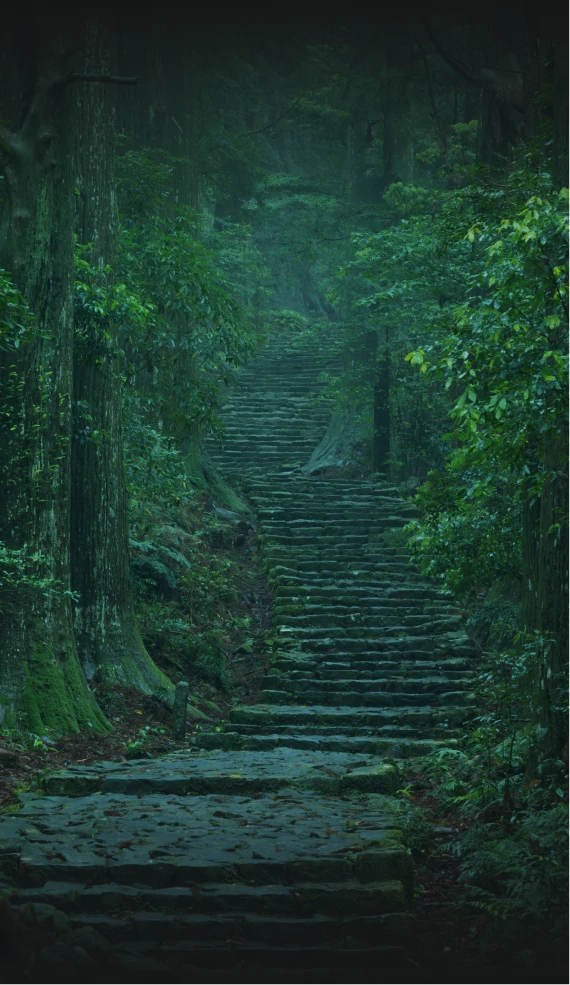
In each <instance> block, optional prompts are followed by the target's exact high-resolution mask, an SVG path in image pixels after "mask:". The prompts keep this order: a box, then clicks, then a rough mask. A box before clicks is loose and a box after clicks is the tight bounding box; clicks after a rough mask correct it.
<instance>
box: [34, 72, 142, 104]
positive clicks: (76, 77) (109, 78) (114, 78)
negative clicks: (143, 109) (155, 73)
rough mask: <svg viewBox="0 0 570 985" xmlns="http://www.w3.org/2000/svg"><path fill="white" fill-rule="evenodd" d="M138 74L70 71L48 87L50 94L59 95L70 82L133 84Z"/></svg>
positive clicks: (137, 78) (136, 80) (137, 79)
mask: <svg viewBox="0 0 570 985" xmlns="http://www.w3.org/2000/svg"><path fill="white" fill-rule="evenodd" d="M138 81H139V77H138V75H136V76H132V77H130V78H127V77H124V76H121V75H89V74H84V73H82V72H70V73H69V75H64V76H63V77H62V78H60V79H56V80H55V82H52V83H51V85H50V87H49V94H50V96H52V98H53V97H57V96H60V95H61V93H62V92H63V90H64V89H65V88H66V86H68V85H70V84H71V83H72V82H102V83H105V84H108V85H120V86H134V85H136V84H137V83H138Z"/></svg>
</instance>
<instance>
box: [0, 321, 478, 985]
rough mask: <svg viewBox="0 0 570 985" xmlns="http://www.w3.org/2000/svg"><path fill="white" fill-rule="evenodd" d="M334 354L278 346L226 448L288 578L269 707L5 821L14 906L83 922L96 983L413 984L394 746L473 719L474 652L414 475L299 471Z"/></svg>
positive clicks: (410, 744) (247, 391) (420, 746)
mask: <svg viewBox="0 0 570 985" xmlns="http://www.w3.org/2000/svg"><path fill="white" fill-rule="evenodd" d="M324 363H325V360H324V357H323V354H322V352H320V350H319V349H318V348H317V346H316V345H312V346H311V345H308V346H305V347H301V346H299V347H296V345H295V343H294V340H292V341H291V343H290V344H289V345H284V340H283V339H282V338H281V339H279V340H276V341H275V343H269V344H267V345H266V347H265V348H264V350H262V352H261V354H260V356H259V358H258V360H257V361H256V363H255V364H253V365H252V366H251V367H249V368H247V369H246V370H244V371H243V372H242V374H241V376H240V379H239V382H238V385H236V387H235V388H234V391H233V393H232V395H231V397H230V399H229V400H228V402H227V404H226V407H225V415H226V421H227V424H228V432H227V438H226V446H225V448H224V449H223V450H219V449H218V450H216V448H215V447H212V449H211V453H212V455H213V457H214V458H215V459H216V462H217V464H218V466H219V467H220V468H221V470H222V471H223V472H224V474H225V475H226V476H228V477H229V478H231V476H232V475H235V476H237V475H241V476H245V477H247V483H246V490H247V494H248V496H249V498H250V501H251V503H252V504H253V506H254V508H255V511H256V513H257V517H258V523H259V531H260V541H261V543H262V549H263V554H264V558H265V562H266V566H267V571H268V574H269V577H270V579H271V581H272V583H273V585H274V588H275V605H274V623H275V634H274V635H275V645H274V660H273V663H272V666H271V669H270V672H269V674H268V675H267V676H266V678H265V684H264V690H263V691H262V692H261V695H260V701H259V703H257V704H255V705H248V704H243V705H239V704H235V705H234V706H233V708H232V711H231V716H230V718H231V720H230V723H228V724H227V726H226V729H225V731H223V732H216V731H212V732H207V731H202V732H200V733H198V735H197V737H196V739H195V741H194V745H193V746H192V747H190V748H188V749H184V750H181V751H179V752H177V753H175V754H169V755H168V756H166V757H164V758H162V759H157V760H153V761H149V760H138V761H131V762H128V763H124V764H118V763H115V762H109V763H105V762H101V763H98V764H95V765H93V766H88V767H81V766H76V767H74V768H70V769H67V770H66V771H65V772H63V773H59V774H53V775H52V776H51V777H49V778H48V779H47V781H46V795H43V796H38V795H34V794H26V795H23V796H22V804H23V805H22V809H21V811H20V813H18V814H17V815H14V816H5V817H3V818H2V820H1V821H0V837H1V839H2V854H1V866H2V870H3V872H4V875H5V877H6V878H7V879H8V880H9V881H10V882H11V883H12V885H13V886H15V887H16V895H15V897H13V898H14V900H15V902H19V903H25V902H26V903H34V904H37V915H38V921H41V920H45V921H47V923H48V924H49V922H50V920H51V921H53V920H56V921H57V920H59V921H60V922H61V921H63V922H64V925H65V921H66V920H67V921H69V924H67V925H65V926H67V927H68V928H71V929H72V930H73V931H74V934H75V937H74V938H73V939H74V940H75V943H76V944H77V945H78V946H79V947H81V948H83V949H84V951H83V954H84V957H81V961H84V966H83V967H82V968H79V967H78V972H79V971H80V972H81V975H82V977H83V979H84V980H93V981H104V980H107V979H106V977H105V976H107V975H108V976H109V980H110V981H111V980H116V978H115V979H113V975H120V977H121V980H125V981H126V980H131V978H130V977H129V976H131V975H132V976H135V977H133V978H132V980H133V981H134V980H136V981H139V982H140V981H144V980H147V979H146V978H145V977H144V976H145V975H147V976H149V977H148V980H149V981H150V980H153V981H156V980H163V981H178V980H180V981H183V980H184V981H187V980H196V981H225V982H228V981H249V982H251V981H255V980H257V978H256V976H257V975H259V976H260V978H259V980H260V981H261V980H262V981H268V980H275V981H292V980H296V979H295V975H296V974H299V973H301V972H302V970H303V969H305V970H306V969H309V968H311V969H313V971H312V972H311V975H312V979H311V980H313V981H318V980H326V977H325V978H323V979H319V977H318V976H319V975H320V974H323V975H325V976H326V973H327V970H328V971H331V970H332V969H334V975H335V980H337V981H338V980H342V981H359V980H362V981H365V980H374V981H377V980H378V979H377V978H375V977H373V978H371V979H368V978H367V977H366V976H367V974H369V973H371V972H372V970H373V969H378V968H379V967H382V969H383V971H384V974H386V973H387V972H388V970H389V969H394V972H395V974H400V972H398V971H397V969H400V970H401V974H400V977H399V978H394V979H390V980H401V981H410V980H413V979H412V978H411V977H409V976H410V971H411V969H412V968H413V967H414V966H412V965H410V964H409V963H408V962H409V961H410V959H413V957H414V955H413V915H412V871H411V859H410V856H409V854H408V852H407V851H406V848H405V846H404V845H403V844H402V836H401V833H400V831H399V830H398V819H397V814H396V806H397V800H396V798H395V797H394V796H393V795H394V794H395V793H396V791H397V789H398V787H399V786H400V785H401V783H402V780H401V773H400V772H399V769H398V761H405V760H407V759H409V758H411V757H414V756H418V755H422V754H424V753H425V752H426V751H428V750H429V749H432V748H433V747H434V746H435V745H436V744H438V743H445V744H446V745H449V744H450V743H451V742H453V741H454V740H456V738H457V736H458V735H459V734H460V731H461V726H462V725H463V723H464V721H465V719H466V718H467V717H468V716H469V713H470V701H471V698H470V694H469V685H470V679H471V676H472V669H471V667H472V658H473V648H472V643H471V641H470V640H469V638H468V636H467V635H466V633H465V630H464V627H463V624H462V619H461V616H460V614H459V613H458V612H457V611H456V610H455V609H454V607H453V606H452V603H451V600H450V598H449V597H448V596H446V595H445V594H444V593H442V592H441V591H440V590H439V589H438V588H437V587H436V586H434V585H433V584H430V583H428V582H426V581H425V580H424V579H422V577H421V576H420V575H419V573H418V572H417V571H416V570H415V568H414V567H413V565H412V564H411V562H410V558H409V556H408V554H407V553H406V551H405V550H404V549H403V548H402V547H401V546H398V538H397V534H395V533H394V532H395V531H398V530H399V529H400V528H401V527H402V526H403V525H404V524H405V523H406V522H407V521H408V519H409V518H410V517H411V516H412V515H413V507H412V506H411V505H410V503H409V502H406V501H405V500H404V499H403V498H402V497H401V495H400V494H399V492H398V490H397V489H396V488H394V487H393V486H389V485H388V484H387V483H383V482H375V483H373V482H370V481H364V480H362V481H359V480H345V479H341V478H322V477H315V478H309V477H307V476H306V475H305V474H304V473H303V472H302V471H301V468H300V466H302V465H303V464H304V463H305V462H306V461H307V459H308V458H309V455H310V453H311V451H312V450H313V448H314V447H315V445H316V444H317V443H318V441H319V439H320V438H321V437H322V435H323V433H324V430H325V428H326V423H327V419H328V414H329V410H330V408H329V407H328V406H327V405H326V403H322V402H321V403H319V402H315V401H314V400H313V399H312V397H311V395H312V394H314V393H315V391H316V390H317V389H318V377H319V373H320V371H321V370H322V369H323V368H324ZM46 904H48V907H46ZM49 906H53V907H55V908H56V910H57V912H58V913H59V916H56V915H54V914H53V913H52V911H51V910H49ZM71 939H72V938H68V940H71ZM62 946H63V945H62ZM67 946H69V945H67ZM58 947H60V945H59V944H56V945H52V950H51V952H50V949H49V948H47V949H46V953H45V955H44V957H45V968H46V976H47V977H46V980H49V978H50V975H52V974H53V971H54V970H57V969H58V968H59V967H60V965H61V962H62V960H63V957H62V952H61V948H60V951H59V952H58V951H57V948H58ZM53 948H55V951H54V950H53ZM47 952H50V953H47ZM78 953H79V952H78ZM50 961H51V965H50ZM58 961H59V962H60V965H58ZM78 961H79V958H78ZM85 962H87V963H85ZM89 962H90V963H91V964H89ZM80 963H81V962H80ZM97 964H99V966H100V968H101V969H103V970H102V971H101V973H100V977H93V978H89V975H90V974H92V975H96V974H99V973H98V972H97V969H96V965H97ZM342 968H345V969H346V978H342V974H343V972H342V971H341V969H342ZM405 969H408V970H407V971H406V970H405ZM339 975H340V976H341V977H340V978H339ZM190 976H193V977H192V978H190ZM315 976H317V977H315ZM36 980H37V979H36ZM60 980H61V979H60ZM299 980H301V979H299Z"/></svg>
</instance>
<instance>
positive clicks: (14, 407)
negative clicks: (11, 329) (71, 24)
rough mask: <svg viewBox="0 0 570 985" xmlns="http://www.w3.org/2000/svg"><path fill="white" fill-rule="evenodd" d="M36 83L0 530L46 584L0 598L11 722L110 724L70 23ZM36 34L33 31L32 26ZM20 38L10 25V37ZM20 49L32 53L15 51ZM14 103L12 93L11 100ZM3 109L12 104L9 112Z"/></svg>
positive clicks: (0, 715)
mask: <svg viewBox="0 0 570 985" xmlns="http://www.w3.org/2000/svg"><path fill="white" fill-rule="evenodd" d="M38 34H39V35H40V36H39V37H38V55H37V60H36V62H35V75H36V78H35V85H34V89H33V94H32V96H31V102H30V104H29V106H28V107H26V106H22V105H20V107H19V111H20V113H21V116H22V117H23V123H22V125H21V126H20V128H19V130H17V131H16V130H14V131H3V134H2V138H3V139H2V145H1V146H2V149H1V151H0V156H1V158H2V166H3V171H4V175H5V181H6V192H7V194H6V201H5V203H4V205H5V209H4V216H3V221H2V242H1V247H0V248H1V252H2V262H3V263H4V264H5V266H6V267H7V268H8V269H10V270H11V271H12V274H13V278H14V280H15V283H16V285H17V286H18V288H19V289H20V291H21V293H22V295H23V297H24V298H25V300H26V302H27V304H28V306H29V309H30V311H31V314H32V316H33V319H34V323H35V331H34V334H33V337H32V338H31V340H30V341H29V342H27V343H25V344H23V345H22V346H21V347H20V348H18V349H13V350H11V351H5V352H3V353H2V359H1V362H2V367H1V368H2V382H1V386H0V391H1V407H0V413H1V415H2V418H3V420H2V424H3V427H2V429H1V438H0V442H1V455H0V461H1V462H2V465H1V469H2V473H3V475H2V477H1V482H0V537H1V538H2V540H3V541H4V542H5V544H6V545H7V546H8V548H11V549H13V550H18V551H22V552H23V554H24V555H30V554H33V553H34V552H39V553H40V554H41V555H42V556H43V558H44V561H43V563H42V565H41V568H40V570H41V573H42V575H43V576H44V577H45V578H46V579H47V580H48V587H47V589H46V590H42V589H40V588H38V587H36V588H34V587H33V586H28V587H26V586H24V585H21V586H20V587H18V586H16V588H15V590H14V591H13V592H12V593H11V594H7V592H6V590H5V588H4V591H3V593H2V596H1V597H0V609H1V611H0V720H2V722H3V724H4V725H10V724H11V725H20V726H21V727H24V728H27V729H29V730H31V731H33V732H35V733H37V734H42V733H44V732H45V731H46V730H47V729H52V730H53V731H54V732H56V733H59V734H62V733H66V732H73V731H78V730H80V729H83V728H85V729H87V728H93V729H97V730H100V731H103V730H105V729H106V728H107V727H108V726H107V723H106V722H105V719H104V716H103V715H102V713H101V712H100V710H99V709H98V707H97V704H96V702H95V700H94V697H93V695H92V693H91V692H90V690H89V688H88V685H87V682H86V680H85V675H84V673H83V671H82V669H81V665H80V663H79V660H78V656H77V650H76V646H75V640H74V635H73V623H72V611H71V600H70V595H69V590H70V579H69V570H70V565H69V558H70V540H69V529H70V513H69V506H70V432H71V389H72V344H73V298H72V285H73V222H72V209H73V205H72V200H73V175H72V169H71V150H72V148H71V146H70V142H69V134H70V119H71V107H72V104H73V102H74V100H75V98H76V96H77V88H76V87H71V89H68V90H67V91H65V87H64V88H59V89H57V87H56V86H55V83H56V82H57V80H58V78H59V79H60V78H61V76H62V74H63V73H64V72H65V70H66V68H67V65H66V62H67V57H66V50H68V51H69V50H70V47H69V41H67V39H66V37H65V34H64V32H63V31H62V30H61V29H60V28H59V27H58V26H57V23H56V22H55V21H54V22H52V21H50V22H49V23H47V24H46V25H43V26H42V30H41V32H38ZM26 37H27V38H28V40H29V31H28V32H27V34H26ZM9 44H10V37H9V35H7V34H6V33H5V34H4V45H5V46H6V45H9ZM16 51H17V55H16V57H22V56H23V55H25V52H21V51H18V49H16ZM14 106H15V101H12V107H14ZM1 115H2V116H3V117H4V115H5V114H4V113H2V114H1Z"/></svg>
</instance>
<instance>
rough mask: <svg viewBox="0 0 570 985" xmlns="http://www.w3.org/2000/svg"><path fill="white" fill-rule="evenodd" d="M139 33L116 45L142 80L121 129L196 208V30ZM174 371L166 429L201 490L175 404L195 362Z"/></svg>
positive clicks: (190, 430)
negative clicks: (159, 157) (152, 154)
mask: <svg viewBox="0 0 570 985" xmlns="http://www.w3.org/2000/svg"><path fill="white" fill-rule="evenodd" d="M140 32H141V33H140V38H139V42H138V43H137V44H133V43H132V34H131V25H130V24H129V25H128V31H126V32H125V37H126V38H129V41H130V43H128V44H127V43H126V41H125V42H124V43H122V44H121V46H120V59H121V67H122V70H123V71H124V72H125V73H127V74H129V75H130V74H135V75H138V76H140V79H141V84H140V92H139V93H138V94H137V95H138V99H137V100H136V105H135V106H133V104H132V102H129V101H128V100H127V95H126V94H125V93H124V92H123V93H119V105H118V109H119V120H120V126H121V129H122V130H124V132H125V133H126V135H127V137H128V139H129V143H130V145H131V146H132V147H133V148H134V149H135V150H139V151H142V150H144V149H146V148H149V147H150V148H154V149H156V150H161V151H164V152H165V153H166V154H169V155H171V156H172V157H173V158H176V159H177V160H175V161H174V163H173V167H172V175H171V192H172V194H173V196H174V199H175V201H176V202H177V203H178V204H179V205H183V206H184V205H186V206H189V207H190V208H192V209H195V210H198V207H199V186H198V160H197V157H198V146H197V144H198V137H197V120H198V68H197V56H196V50H197V38H196V32H195V29H194V30H193V31H192V32H189V31H188V29H187V27H186V26H185V24H184V23H182V24H181V25H178V27H177V30H174V25H173V23H172V22H171V21H170V20H169V19H168V18H163V17H162V16H160V15H158V14H156V15H154V16H151V17H149V18H146V19H145V21H144V22H143V24H142V26H141V27H140ZM176 329H177V333H178V334H181V333H184V332H185V331H186V330H187V326H186V325H185V324H184V322H179V323H178V324H177V326H176ZM181 351H182V350H181ZM176 372H177V374H180V375H179V376H177V378H176V379H175V380H174V381H173V386H172V395H171V400H172V403H171V406H170V407H169V408H167V411H166V415H165V416H166V420H165V425H166V429H167V431H168V432H169V433H170V434H171V435H172V437H174V438H175V440H176V441H177V443H178V446H179V448H180V451H181V454H182V456H183V458H184V469H185V471H186V474H187V476H188V478H189V479H190V480H191V481H192V482H193V484H194V485H196V486H197V487H199V488H201V487H203V486H205V484H206V480H205V476H204V470H203V462H202V436H201V429H200V428H199V426H198V425H197V424H196V423H195V422H193V421H184V422H181V420H180V413H179V405H178V403H177V402H176V393H178V392H180V391H181V390H182V389H183V387H184V385H185V384H187V381H188V380H192V379H195V378H196V374H197V366H196V361H195V360H192V359H190V360H188V359H187V358H185V357H184V358H183V357H182V356H181V358H179V359H178V360H177V363H176ZM137 382H139V385H141V386H142V388H144V387H145V386H146V385H147V384H146V381H145V380H144V379H143V380H140V381H137Z"/></svg>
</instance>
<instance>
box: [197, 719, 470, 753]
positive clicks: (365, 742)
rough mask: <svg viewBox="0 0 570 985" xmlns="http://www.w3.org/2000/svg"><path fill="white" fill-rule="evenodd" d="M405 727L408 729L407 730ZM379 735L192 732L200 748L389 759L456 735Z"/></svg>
mask: <svg viewBox="0 0 570 985" xmlns="http://www.w3.org/2000/svg"><path fill="white" fill-rule="evenodd" d="M408 731H409V730H408ZM403 736H404V733H403V732H402V734H401V735H399V736H396V737H385V738H379V737H378V736H377V734H376V733H374V734H365V733H358V734H350V735H346V734H342V733H338V732H337V731H336V730H334V729H329V730H328V731H327V730H322V729H321V730H320V731H319V732H315V731H311V729H310V727H307V728H304V727H298V728H297V729H296V731H287V730H286V729H283V730H282V731H279V732H276V733H255V732H248V733H245V732H239V731H225V732H200V733H198V735H197V736H196V745H197V746H198V748H200V749H224V750H230V749H255V750H271V749H276V748H278V747H281V746H287V747H288V748H292V749H310V750H314V751H319V752H349V753H351V754H352V755H356V754H363V753H365V754H369V755H373V756H385V757H387V758H389V759H410V758H412V757H415V756H426V755H428V754H429V753H431V752H435V751H437V749H439V748H443V747H445V748H447V747H451V748H454V747H456V746H457V739H454V738H451V736H449V737H446V738H445V739H444V740H442V739H426V738H421V737H418V738H416V739H413V738H410V737H409V734H408V733H407V732H406V733H405V736H404V737H403Z"/></svg>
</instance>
